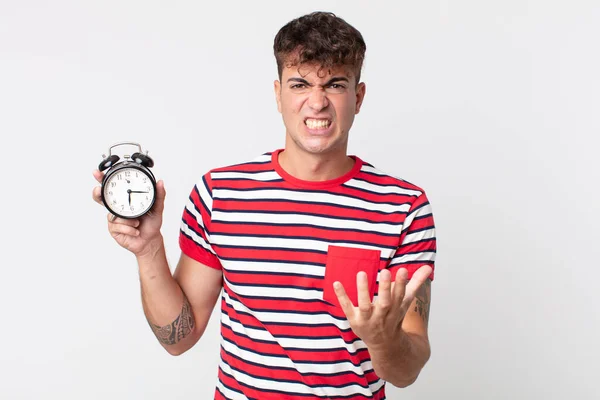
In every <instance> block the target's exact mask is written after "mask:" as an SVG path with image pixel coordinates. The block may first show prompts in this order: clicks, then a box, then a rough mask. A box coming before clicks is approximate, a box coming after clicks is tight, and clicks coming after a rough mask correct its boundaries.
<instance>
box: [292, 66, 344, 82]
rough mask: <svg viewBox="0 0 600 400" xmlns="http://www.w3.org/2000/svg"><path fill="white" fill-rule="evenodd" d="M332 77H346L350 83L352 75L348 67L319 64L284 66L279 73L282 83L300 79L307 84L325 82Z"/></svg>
mask: <svg viewBox="0 0 600 400" xmlns="http://www.w3.org/2000/svg"><path fill="white" fill-rule="evenodd" d="M333 77H346V78H348V80H349V81H352V79H353V77H354V73H353V72H352V68H350V67H348V66H344V65H335V66H332V67H322V66H321V65H320V64H300V65H293V66H285V67H284V68H283V70H282V71H281V78H282V80H283V81H284V82H285V81H286V80H287V79H289V78H302V79H306V80H307V81H309V82H326V81H328V80H329V79H331V78H333Z"/></svg>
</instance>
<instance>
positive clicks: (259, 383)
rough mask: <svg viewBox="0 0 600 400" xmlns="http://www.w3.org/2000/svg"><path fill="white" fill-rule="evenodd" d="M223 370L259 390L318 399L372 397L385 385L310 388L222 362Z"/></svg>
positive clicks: (379, 382) (380, 383) (377, 383)
mask: <svg viewBox="0 0 600 400" xmlns="http://www.w3.org/2000/svg"><path fill="white" fill-rule="evenodd" d="M220 368H221V370H222V371H223V372H224V373H225V374H228V375H230V376H232V377H234V378H235V380H237V381H238V382H240V383H242V384H245V385H248V386H250V387H253V388H256V389H259V390H261V389H262V390H270V391H278V392H282V393H289V394H313V395H315V396H318V397H327V396H350V395H354V394H362V395H365V396H372V394H373V392H375V391H376V390H378V389H380V388H381V387H382V386H383V385H384V381H383V380H379V381H377V382H376V383H373V384H371V385H369V388H364V387H361V386H360V385H357V384H351V385H346V386H339V387H334V386H328V385H319V386H313V387H309V386H308V385H305V384H303V383H300V382H284V381H282V380H276V381H275V380H270V379H266V378H259V377H256V376H252V375H251V374H248V373H246V372H243V371H240V370H238V369H234V368H232V367H230V366H229V365H227V364H226V363H225V362H223V361H221V363H220Z"/></svg>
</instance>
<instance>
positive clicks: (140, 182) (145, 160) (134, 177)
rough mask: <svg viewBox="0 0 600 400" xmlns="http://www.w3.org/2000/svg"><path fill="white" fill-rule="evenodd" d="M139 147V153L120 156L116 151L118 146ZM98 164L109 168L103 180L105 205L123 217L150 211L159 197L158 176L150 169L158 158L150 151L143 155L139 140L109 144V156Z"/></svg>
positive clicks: (103, 200)
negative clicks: (153, 157)
mask: <svg viewBox="0 0 600 400" xmlns="http://www.w3.org/2000/svg"><path fill="white" fill-rule="evenodd" d="M124 145H129V146H137V148H138V150H139V151H137V152H135V153H133V154H131V155H127V154H125V155H123V160H122V161H120V162H119V159H120V158H119V156H117V155H115V154H112V150H113V148H115V147H117V146H124ZM102 158H103V160H102V162H101V163H100V165H99V166H98V169H99V170H100V171H104V170H107V171H106V173H105V174H104V179H103V180H102V187H101V189H102V190H101V195H102V202H103V203H104V206H105V207H106V208H107V209H108V211H110V212H111V213H112V214H114V215H116V216H117V217H120V218H126V219H134V218H139V217H141V216H142V215H144V214H146V213H147V212H148V211H150V209H151V208H152V206H153V205H154V200H155V199H156V179H155V178H154V175H153V174H152V172H151V171H150V168H152V167H153V166H154V161H152V159H151V158H150V157H149V156H148V152H147V151H146V153H145V154H142V147H141V146H140V145H139V144H138V143H132V142H122V143H117V144H114V145H112V146H111V147H109V149H108V157H106V155H105V154H103V155H102Z"/></svg>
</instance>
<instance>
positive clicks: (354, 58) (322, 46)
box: [273, 12, 367, 84]
mask: <svg viewBox="0 0 600 400" xmlns="http://www.w3.org/2000/svg"><path fill="white" fill-rule="evenodd" d="M366 49H367V46H366V44H365V41H364V40H363V37H362V35H361V33H360V32H359V31H358V30H357V29H356V28H354V27H353V26H352V25H350V24H348V23H347V22H346V21H344V20H343V19H342V18H340V17H337V16H336V15H335V14H333V13H330V12H313V13H311V14H307V15H304V16H302V17H299V18H296V19H294V20H292V21H290V22H288V23H287V24H286V25H285V26H284V27H283V28H281V29H280V30H279V32H278V33H277V35H276V36H275V42H274V44H273V50H274V52H275V59H276V60H277V71H278V73H279V80H281V74H282V71H283V68H284V66H285V67H293V66H298V67H300V65H302V64H318V65H320V69H319V74H320V73H321V71H324V70H328V69H330V68H332V67H336V66H348V67H350V68H351V69H352V71H353V72H354V74H355V76H356V84H358V83H359V82H360V71H361V69H362V64H363V61H364V59H365V51H366Z"/></svg>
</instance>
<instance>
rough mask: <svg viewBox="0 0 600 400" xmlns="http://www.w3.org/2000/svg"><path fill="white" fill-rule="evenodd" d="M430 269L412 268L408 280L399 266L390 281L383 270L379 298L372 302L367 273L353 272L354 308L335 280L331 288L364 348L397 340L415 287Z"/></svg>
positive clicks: (403, 269) (421, 282)
mask: <svg viewBox="0 0 600 400" xmlns="http://www.w3.org/2000/svg"><path fill="white" fill-rule="evenodd" d="M431 272H432V268H431V267H430V266H429V265H424V266H422V267H421V268H419V269H418V270H417V271H415V273H414V274H413V276H412V278H411V279H410V281H409V280H408V272H407V271H406V269H405V268H400V269H399V270H398V272H397V273H396V280H395V282H394V283H392V282H391V274H390V271H389V270H387V269H384V270H382V271H381V272H380V273H379V290H378V297H377V300H376V301H375V302H373V303H371V298H370V296H369V285H368V282H367V274H366V273H365V272H363V271H361V272H359V273H358V274H357V275H356V287H357V293H358V307H354V305H353V304H352V301H351V300H350V299H349V298H348V295H347V294H346V291H345V290H344V286H343V285H342V284H341V283H340V282H334V283H333V289H334V291H335V294H336V296H337V298H338V300H339V302H340V306H341V307H342V310H343V311H344V314H346V318H347V319H348V322H349V323H350V327H351V328H352V330H353V331H354V333H355V334H356V336H358V337H359V338H361V339H362V341H363V342H364V343H365V344H366V345H367V347H372V346H373V347H381V346H385V345H386V344H389V343H390V342H391V341H394V340H398V335H399V334H400V332H401V330H402V321H403V320H404V316H405V315H406V312H407V311H408V309H409V307H410V305H411V303H412V301H413V299H414V298H415V295H416V293H417V290H418V289H419V287H421V285H422V284H423V283H424V282H425V280H426V279H427V278H428V277H429V275H430V274H431Z"/></svg>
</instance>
